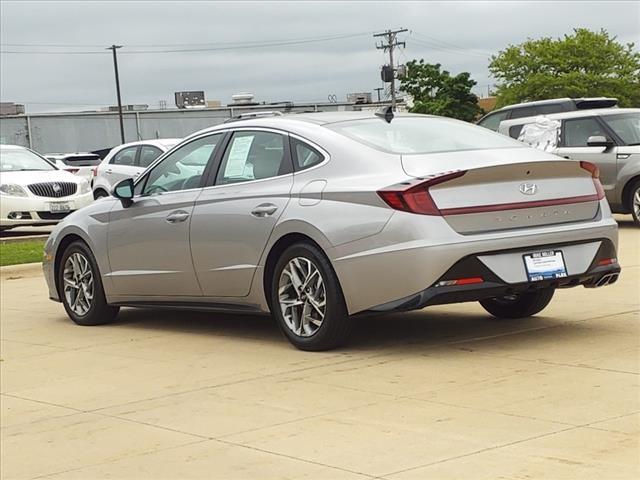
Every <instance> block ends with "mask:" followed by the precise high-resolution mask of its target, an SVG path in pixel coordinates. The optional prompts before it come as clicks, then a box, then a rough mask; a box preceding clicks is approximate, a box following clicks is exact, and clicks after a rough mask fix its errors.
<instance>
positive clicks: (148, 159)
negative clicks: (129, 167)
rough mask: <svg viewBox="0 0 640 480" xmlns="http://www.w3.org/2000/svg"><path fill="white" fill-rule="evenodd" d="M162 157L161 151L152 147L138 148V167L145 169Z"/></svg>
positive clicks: (143, 146)
mask: <svg viewBox="0 0 640 480" xmlns="http://www.w3.org/2000/svg"><path fill="white" fill-rule="evenodd" d="M160 155H162V150H160V149H159V148H158V147H154V146H153V145H142V146H141V147H140V158H139V159H138V166H139V167H142V168H147V167H148V166H149V165H151V164H152V163H153V162H154V160H155V159H156V158H158V157H159V156H160Z"/></svg>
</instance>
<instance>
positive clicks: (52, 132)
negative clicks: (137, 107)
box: [0, 103, 379, 153]
mask: <svg viewBox="0 0 640 480" xmlns="http://www.w3.org/2000/svg"><path fill="white" fill-rule="evenodd" d="M378 106H379V105H378ZM363 107H364V108H372V107H374V106H373V105H366V106H364V105H355V104H353V103H313V104H296V105H294V106H285V105H258V106H235V107H231V106H228V107H222V108H207V109H198V110H145V111H137V112H123V117H124V130H125V141H126V142H133V141H136V140H148V139H151V138H182V137H185V136H187V135H189V134H191V133H193V132H196V131H198V130H201V129H203V128H207V127H211V126H214V125H218V124H220V123H223V122H224V121H225V120H227V119H228V118H230V117H234V116H237V115H240V114H242V113H248V112H256V111H265V110H277V111H282V112H304V111H340V110H355V109H358V110H359V109H361V108H363ZM0 143H3V144H12V145H22V146H25V147H29V148H32V149H33V150H36V151H37V152H41V153H54V152H64V153H68V152H90V151H96V150H103V149H109V148H112V147H114V146H116V145H120V143H121V142H120V126H119V122H118V115H117V113H113V112H81V113H42V114H33V115H13V116H4V117H1V118H0Z"/></svg>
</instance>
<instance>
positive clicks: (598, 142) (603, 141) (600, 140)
mask: <svg viewBox="0 0 640 480" xmlns="http://www.w3.org/2000/svg"><path fill="white" fill-rule="evenodd" d="M587 146H589V147H605V148H609V147H612V146H613V140H611V139H610V138H607V137H605V136H604V135H592V136H590V137H589V138H588V139H587Z"/></svg>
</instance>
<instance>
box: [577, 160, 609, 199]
mask: <svg viewBox="0 0 640 480" xmlns="http://www.w3.org/2000/svg"><path fill="white" fill-rule="evenodd" d="M580 168H582V169H583V170H586V171H587V172H589V173H590V174H591V178H592V179H593V185H594V186H595V187H596V192H597V193H598V200H602V199H603V198H604V188H603V187H602V183H601V182H600V169H599V168H598V166H597V165H594V164H593V163H591V162H580Z"/></svg>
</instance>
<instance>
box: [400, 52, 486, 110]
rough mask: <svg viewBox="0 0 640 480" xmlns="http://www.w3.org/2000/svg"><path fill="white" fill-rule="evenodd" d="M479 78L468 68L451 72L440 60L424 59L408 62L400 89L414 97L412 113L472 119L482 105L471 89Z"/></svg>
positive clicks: (401, 79)
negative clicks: (426, 60)
mask: <svg viewBox="0 0 640 480" xmlns="http://www.w3.org/2000/svg"><path fill="white" fill-rule="evenodd" d="M474 85H476V82H475V81H474V80H472V79H471V75H470V74H469V73H467V72H463V73H460V74H458V75H456V76H455V77H454V76H451V74H450V73H449V72H448V71H446V70H441V65H440V64H439V63H436V64H430V63H424V60H420V61H417V60H411V61H410V62H407V73H406V75H404V76H402V77H400V91H402V92H406V93H408V94H409V95H411V96H412V97H413V107H412V108H411V112H413V113H429V114H432V115H441V116H444V117H452V118H458V119H460V120H466V121H468V122H469V121H472V120H474V119H475V118H476V117H477V116H478V115H479V114H480V113H482V109H481V108H480V107H479V106H478V97H477V96H476V95H474V94H473V93H471V89H472V88H473V86H474Z"/></svg>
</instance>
